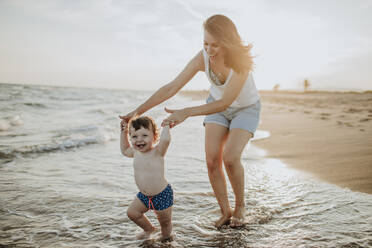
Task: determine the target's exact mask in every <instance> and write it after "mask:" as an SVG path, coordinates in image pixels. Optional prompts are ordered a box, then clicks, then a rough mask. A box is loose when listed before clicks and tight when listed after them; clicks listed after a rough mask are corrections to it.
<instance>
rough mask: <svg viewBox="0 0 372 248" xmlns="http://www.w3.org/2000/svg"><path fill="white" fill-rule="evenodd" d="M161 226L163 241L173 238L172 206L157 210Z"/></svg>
mask: <svg viewBox="0 0 372 248" xmlns="http://www.w3.org/2000/svg"><path fill="white" fill-rule="evenodd" d="M155 212H156V215H157V217H158V220H159V223H160V227H161V238H160V240H161V241H165V240H167V239H170V240H172V207H169V208H167V209H164V210H159V211H155Z"/></svg>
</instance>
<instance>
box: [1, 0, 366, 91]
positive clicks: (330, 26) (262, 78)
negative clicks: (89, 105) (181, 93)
mask: <svg viewBox="0 0 372 248" xmlns="http://www.w3.org/2000/svg"><path fill="white" fill-rule="evenodd" d="M218 13H221V14H225V15H227V16H228V17H230V18H231V19H232V20H233V21H234V22H235V23H236V25H237V27H238V30H239V32H240V35H241V37H242V39H243V40H244V41H246V42H248V43H253V45H254V49H253V53H254V55H256V59H255V62H256V69H255V72H254V76H255V80H256V84H257V87H258V88H259V89H271V88H272V87H273V86H274V85H275V84H280V87H281V88H287V89H289V88H292V89H296V88H299V87H300V85H301V82H302V81H303V80H304V79H305V78H308V79H309V80H310V83H311V85H312V87H313V88H316V89H340V90H345V89H361V90H367V89H369V90H371V89H372V79H371V78H372V70H371V68H372V66H371V65H372V28H371V27H372V14H371V13H372V1H371V0H354V1H351V0H332V1H331V0H311V1H310V0H307V1H305V0H303V1H297V0H292V1H291V0H285V1H282V0H249V1H247V0H236V1H234V0H233V1H226V0H224V1H218V0H158V1H156V0H85V1H83V0H65V1H49V0H44V1H42V0H32V1H28V0H23V1H22V0H0V82H3V83H32V84H49V85H66V86H73V85H75V86H82V87H105V88H127V89H139V90H141V89H150V90H153V89H156V88H158V87H160V86H161V85H163V84H165V83H167V82H169V81H171V80H172V79H173V78H174V77H175V76H176V75H177V74H178V73H179V72H180V71H181V70H182V69H183V68H184V66H185V65H186V64H187V62H188V61H189V60H190V59H191V58H192V57H193V56H194V55H195V54H196V53H197V52H198V51H199V50H200V49H201V48H202V42H203V29H202V23H203V21H204V20H205V19H206V18H207V17H209V16H210V15H213V14H218ZM208 87H209V85H208V81H207V80H206V78H205V75H203V74H202V73H199V75H197V76H196V77H195V78H194V79H193V80H192V81H191V82H190V83H189V84H188V86H187V89H206V88H208Z"/></svg>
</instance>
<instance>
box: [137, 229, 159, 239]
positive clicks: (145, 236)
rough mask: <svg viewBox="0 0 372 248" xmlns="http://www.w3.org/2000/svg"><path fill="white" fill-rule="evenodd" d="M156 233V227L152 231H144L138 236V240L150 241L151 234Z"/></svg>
mask: <svg viewBox="0 0 372 248" xmlns="http://www.w3.org/2000/svg"><path fill="white" fill-rule="evenodd" d="M153 232H155V227H153V228H152V230H150V231H143V232H141V233H139V234H137V235H136V238H137V239H149V238H150V236H151V234H152V233H153Z"/></svg>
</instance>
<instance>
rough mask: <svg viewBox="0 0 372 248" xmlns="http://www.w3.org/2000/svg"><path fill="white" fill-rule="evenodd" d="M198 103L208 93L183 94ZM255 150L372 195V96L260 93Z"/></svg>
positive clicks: (360, 94)
mask: <svg viewBox="0 0 372 248" xmlns="http://www.w3.org/2000/svg"><path fill="white" fill-rule="evenodd" d="M182 94H184V95H185V96H189V97H190V96H192V97H193V98H194V99H196V98H197V97H198V96H199V97H205V94H206V92H199V93H197V92H195V93H194V94H192V92H185V93H182ZM260 95H261V97H262V103H263V104H262V105H263V109H262V113H261V123H260V126H259V129H261V130H269V131H270V133H271V136H270V138H269V139H263V140H257V141H255V142H254V144H255V145H257V146H259V147H261V148H263V149H265V150H267V152H268V154H267V156H268V157H270V158H277V159H280V160H282V161H283V162H285V163H286V164H288V165H289V166H290V167H292V168H294V169H299V170H303V171H306V172H309V173H311V174H313V175H315V176H317V177H318V178H320V179H321V180H324V181H326V182H329V183H333V184H336V185H339V186H341V187H347V188H349V189H351V190H353V191H360V192H365V193H369V194H371V193H372V92H364V93H355V92H347V93H341V92H307V93H302V92H290V91H277V92H273V91H261V92H260Z"/></svg>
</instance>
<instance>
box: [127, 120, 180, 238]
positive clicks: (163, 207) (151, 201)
mask: <svg viewBox="0 0 372 248" xmlns="http://www.w3.org/2000/svg"><path fill="white" fill-rule="evenodd" d="M120 125H121V135H120V148H121V152H122V154H123V155H124V156H126V157H130V158H133V168H134V178H135V181H136V184H137V187H138V189H139V192H138V194H137V196H136V197H135V198H134V200H133V202H132V203H131V204H130V206H129V208H128V210H127V215H128V217H129V218H130V219H131V220H132V221H133V222H135V223H136V224H137V225H138V226H139V227H141V228H142V229H143V232H142V233H141V234H140V235H138V236H137V238H138V239H146V238H149V237H150V235H151V233H153V232H154V231H155V228H154V226H153V225H152V224H151V223H150V221H149V219H148V218H147V217H146V216H145V215H144V213H146V212H147V211H148V210H151V209H152V210H154V211H155V213H156V215H157V217H158V220H159V223H160V227H161V238H160V240H161V241H165V240H171V239H172V235H171V233H172V205H173V190H172V187H171V185H170V184H169V183H168V182H167V180H166V179H165V175H164V155H165V153H166V152H167V149H168V146H169V143H170V127H169V126H164V127H163V130H162V132H161V135H160V140H159V143H158V144H157V145H156V141H157V139H158V136H159V133H158V130H157V127H156V124H155V122H154V120H153V119H152V118H150V117H145V116H144V117H139V118H137V119H133V120H130V122H129V123H128V122H127V121H126V120H122V121H121V124H120ZM128 135H129V139H130V143H131V144H130V143H129V139H128Z"/></svg>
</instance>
